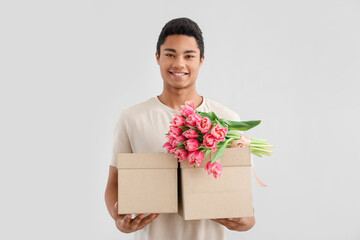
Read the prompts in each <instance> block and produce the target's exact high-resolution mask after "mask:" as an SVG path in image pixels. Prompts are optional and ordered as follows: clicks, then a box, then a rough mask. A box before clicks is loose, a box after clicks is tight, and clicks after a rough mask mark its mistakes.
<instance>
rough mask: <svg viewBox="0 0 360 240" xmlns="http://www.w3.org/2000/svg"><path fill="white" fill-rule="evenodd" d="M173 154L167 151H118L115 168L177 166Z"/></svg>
mask: <svg viewBox="0 0 360 240" xmlns="http://www.w3.org/2000/svg"><path fill="white" fill-rule="evenodd" d="M177 167H178V163H177V160H176V158H175V156H174V154H168V153H119V154H118V157H117V168H121V169H126V168H128V169H133V168H138V169H141V168H157V169H161V168H177Z"/></svg>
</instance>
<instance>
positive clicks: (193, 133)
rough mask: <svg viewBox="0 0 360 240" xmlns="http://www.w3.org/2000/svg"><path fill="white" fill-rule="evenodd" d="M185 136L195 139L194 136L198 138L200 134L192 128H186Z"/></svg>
mask: <svg viewBox="0 0 360 240" xmlns="http://www.w3.org/2000/svg"><path fill="white" fill-rule="evenodd" d="M182 135H183V136H185V137H186V138H188V139H194V138H198V137H199V134H198V132H197V131H196V130H194V129H192V128H190V129H188V130H186V131H185V132H183V133H182Z"/></svg>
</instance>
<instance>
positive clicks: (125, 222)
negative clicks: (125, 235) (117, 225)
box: [123, 214, 131, 225]
mask: <svg viewBox="0 0 360 240" xmlns="http://www.w3.org/2000/svg"><path fill="white" fill-rule="evenodd" d="M123 221H124V224H127V225H128V224H130V221H131V214H126V215H125V217H124V219H123Z"/></svg>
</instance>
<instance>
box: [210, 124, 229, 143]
mask: <svg viewBox="0 0 360 240" xmlns="http://www.w3.org/2000/svg"><path fill="white" fill-rule="evenodd" d="M227 131H228V128H227V127H224V128H221V127H220V126H219V125H215V127H213V128H212V129H211V135H213V137H214V138H215V139H216V140H217V141H224V140H225V136H226V133H227Z"/></svg>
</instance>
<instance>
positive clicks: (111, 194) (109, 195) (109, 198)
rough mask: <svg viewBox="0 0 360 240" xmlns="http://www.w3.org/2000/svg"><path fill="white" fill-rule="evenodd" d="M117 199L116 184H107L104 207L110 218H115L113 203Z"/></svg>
mask: <svg viewBox="0 0 360 240" xmlns="http://www.w3.org/2000/svg"><path fill="white" fill-rule="evenodd" d="M117 199H118V190H117V185H116V184H108V185H107V187H106V191H105V203H106V207H107V209H108V211H109V213H110V215H111V217H112V218H114V219H115V217H116V216H117V214H118V213H117V212H115V211H114V206H115V203H116V202H117Z"/></svg>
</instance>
